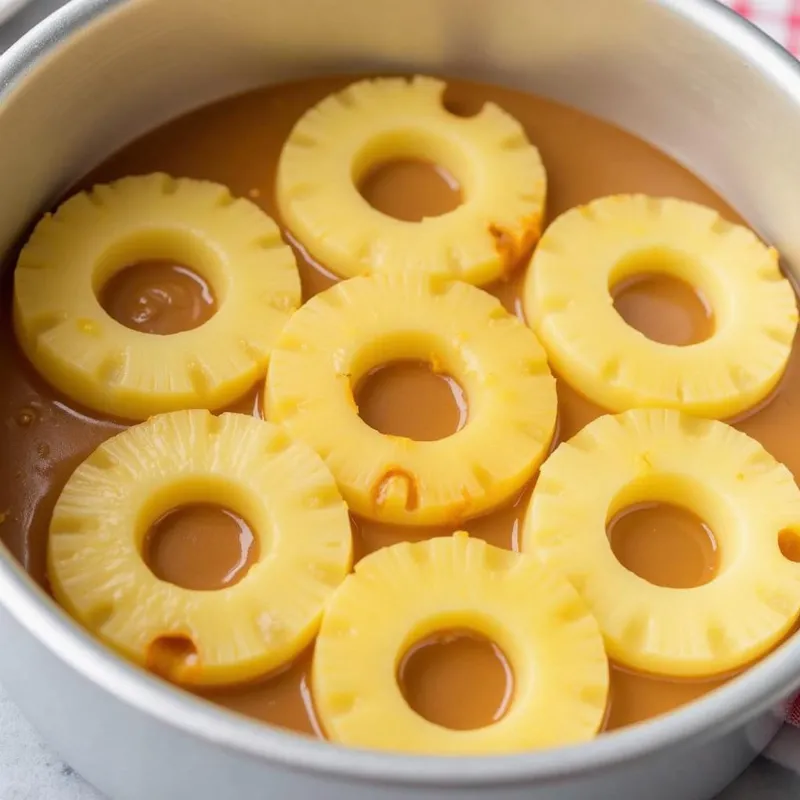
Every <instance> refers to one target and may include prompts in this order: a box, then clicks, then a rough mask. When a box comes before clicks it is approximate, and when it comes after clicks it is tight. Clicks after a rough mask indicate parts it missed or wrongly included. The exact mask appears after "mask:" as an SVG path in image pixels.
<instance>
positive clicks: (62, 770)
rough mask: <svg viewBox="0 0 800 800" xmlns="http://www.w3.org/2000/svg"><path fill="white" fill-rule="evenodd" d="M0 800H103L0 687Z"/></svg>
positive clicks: (54, 0)
mask: <svg viewBox="0 0 800 800" xmlns="http://www.w3.org/2000/svg"><path fill="white" fill-rule="evenodd" d="M64 2H65V0H30V2H29V4H28V5H27V6H25V7H24V8H23V9H22V10H21V11H19V12H18V13H17V14H16V15H15V16H14V17H12V18H11V19H10V20H9V21H8V22H7V23H5V24H4V25H2V26H0V52H2V51H3V50H5V49H6V48H7V47H8V46H9V45H10V44H12V43H13V42H14V41H15V40H16V39H18V38H19V37H20V36H21V35H22V34H23V33H25V32H26V31H27V30H28V29H29V28H31V27H32V26H33V25H35V24H36V23H37V22H39V21H40V20H41V19H43V18H44V17H45V16H46V15H47V14H49V13H50V12H52V11H53V10H55V9H56V8H58V7H59V6H62V5H64ZM755 798H758V800H794V799H795V798H800V729H797V728H790V727H789V726H786V727H785V728H784V730H783V731H782V732H781V734H780V735H779V736H778V738H777V739H776V740H775V741H774V742H773V744H772V745H771V746H770V748H769V750H768V751H767V753H766V754H765V756H763V757H761V758H759V759H757V760H756V761H755V763H754V764H753V765H752V766H751V767H750V769H748V770H747V772H745V773H744V775H742V776H741V777H740V778H739V779H738V780H737V781H736V782H735V783H734V784H733V785H732V786H730V787H729V788H728V789H727V790H726V791H724V792H723V793H722V794H721V795H720V796H719V797H718V798H717V800H754V799H755ZM0 800H103V798H102V796H101V795H100V793H99V792H97V791H96V790H95V789H93V788H92V787H91V786H89V785H88V784H87V783H86V782H85V781H84V780H83V779H82V778H81V777H80V776H79V775H78V774H77V773H76V772H75V771H74V770H73V769H72V768H71V767H70V766H68V765H67V764H65V763H64V762H63V761H62V760H61V759H60V758H59V757H58V756H57V755H56V754H55V753H54V752H53V751H52V750H51V749H50V748H49V747H48V746H47V744H45V743H44V742H43V741H42V740H41V739H40V738H39V736H38V734H37V733H36V732H35V731H34V730H33V728H32V727H31V726H30V724H29V723H28V722H27V721H26V720H25V719H24V718H23V716H22V715H21V713H20V712H19V710H18V709H17V707H16V706H15V705H14V703H13V702H12V701H11V700H10V699H9V698H8V696H7V695H6V694H5V692H4V691H3V690H2V687H0ZM176 800H180V798H176ZM676 800H680V798H676Z"/></svg>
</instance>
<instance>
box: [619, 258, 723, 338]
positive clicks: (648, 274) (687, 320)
mask: <svg viewBox="0 0 800 800" xmlns="http://www.w3.org/2000/svg"><path fill="white" fill-rule="evenodd" d="M689 272H698V273H699V272H700V270H699V267H698V266H697V265H694V264H692V263H691V262H690V260H689V259H687V257H686V256H684V255H682V254H678V253H673V252H671V251H669V250H660V249H655V250H651V251H645V252H643V253H635V254H634V255H632V256H629V257H627V258H625V259H623V260H622V262H621V263H620V264H618V265H617V269H616V273H617V276H618V277H617V279H615V280H614V281H613V284H612V285H611V286H610V287H609V291H610V293H611V296H612V298H613V301H614V308H615V310H616V312H617V313H618V314H619V315H620V317H622V319H623V320H624V321H625V322H626V323H627V324H628V325H630V326H631V327H632V328H635V329H636V330H637V331H639V332H640V333H643V334H644V335H645V336H646V337H647V338H648V339H651V340H652V341H654V342H659V343H660V344H668V345H674V346H678V347H685V346H687V345H691V344H698V343H699V342H703V341H705V340H706V339H710V338H711V337H712V336H713V335H714V330H715V320H714V312H713V310H712V308H711V306H710V305H709V301H708V299H707V298H706V297H705V295H704V293H703V292H702V290H701V289H700V288H699V287H696V286H693V285H692V284H691V283H689V282H688V281H687V280H685V278H684V277H683V275H684V274H686V273H689Z"/></svg>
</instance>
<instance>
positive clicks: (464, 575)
mask: <svg viewBox="0 0 800 800" xmlns="http://www.w3.org/2000/svg"><path fill="white" fill-rule="evenodd" d="M465 629H466V630H470V631H472V632H474V633H477V634H479V635H481V636H483V637H485V638H487V639H489V640H490V641H493V642H494V643H495V644H497V645H498V646H499V648H500V649H501V650H502V651H503V653H504V654H505V656H506V658H507V659H508V661H509V663H510V665H511V667H512V671H513V676H514V692H513V698H512V700H511V704H510V707H509V709H508V711H507V712H506V714H505V715H504V716H503V717H502V718H501V719H500V720H499V721H497V722H496V723H494V724H492V725H488V726H486V727H483V728H478V729H475V730H449V729H447V728H443V727H441V726H439V725H435V724H433V723H431V722H429V721H428V720H426V719H424V718H423V717H421V716H419V715H418V714H416V713H415V712H414V711H412V709H411V708H410V707H409V706H408V704H407V703H406V701H405V699H404V698H403V695H402V692H401V690H400V688H399V686H398V682H397V673H398V667H399V664H400V663H401V661H402V659H403V657H404V655H405V653H406V652H408V651H409V650H410V649H411V648H412V647H413V646H414V645H415V644H416V643H417V642H419V641H422V640H423V639H425V638H428V637H429V636H432V635H434V634H436V633H439V632H447V631H451V630H465ZM312 692H313V696H314V707H315V708H316V710H317V713H318V715H319V719H320V722H321V723H322V726H323V728H324V730H325V732H326V734H327V735H328V736H329V737H330V738H331V739H332V740H333V741H335V742H341V743H343V744H348V745H352V746H355V747H368V748H375V749H381V750H395V751H412V752H418V753H436V754H445V755H467V754H471V755H478V754H482V753H504V752H516V751H522V750H531V749H535V748H543V747H554V746H558V745H566V744H572V743H575V742H581V741H585V740H587V739H591V738H592V737H593V736H594V735H595V733H596V732H597V730H598V728H599V727H600V725H601V723H602V721H603V718H604V715H605V708H606V700H607V693H608V663H607V660H606V654H605V651H604V649H603V640H602V637H601V635H600V632H599V630H598V627H597V623H596V621H595V620H594V618H593V617H592V616H591V614H590V613H589V611H588V609H587V608H586V606H585V605H584V603H583V602H582V601H581V599H580V596H579V595H578V593H577V592H576V591H575V590H574V589H573V588H572V587H571V586H570V585H569V583H568V582H567V581H566V580H564V579H563V578H561V577H560V576H559V574H558V572H557V571H555V570H549V569H547V568H545V567H543V566H542V565H541V563H540V562H539V561H538V560H536V559H534V558H531V557H530V556H526V555H522V554H519V553H512V552H510V551H507V550H501V549H499V548H496V547H492V546H490V545H488V544H486V542H484V541H481V540H480V539H469V538H468V537H467V534H466V533H464V532H458V533H456V534H454V535H453V536H451V537H441V538H434V539H429V540H427V541H424V542H419V543H416V544H409V543H407V542H403V543H401V544H396V545H393V546H391V547H386V548H384V549H382V550H378V551H376V552H375V553H372V554H371V555H369V556H367V557H366V558H364V559H362V560H361V561H359V563H358V564H357V565H356V569H355V573H354V574H353V575H350V576H348V578H346V580H345V581H344V583H343V584H342V585H341V586H340V587H339V588H338V589H337V591H336V592H335V593H334V596H333V598H332V599H331V601H330V603H329V604H328V606H327V608H326V611H325V615H324V617H323V620H322V627H321V628H320V633H319V636H318V637H317V643H316V646H315V648H314V662H313V666H312Z"/></svg>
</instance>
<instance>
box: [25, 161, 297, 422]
mask: <svg viewBox="0 0 800 800" xmlns="http://www.w3.org/2000/svg"><path fill="white" fill-rule="evenodd" d="M148 259H170V260H174V261H175V262H177V263H179V264H185V265H186V266H189V267H191V268H193V269H195V270H196V271H197V272H198V273H199V274H200V275H202V277H203V278H205V279H206V280H207V281H208V282H209V284H210V285H211V287H212V289H213V291H214V294H215V296H216V300H217V311H216V313H215V314H214V316H213V317H212V318H211V319H210V320H208V321H207V322H206V323H205V324H203V325H201V326H200V327H198V328H195V329H194V330H188V331H184V332H181V333H176V334H172V335H171V336H157V335H153V334H149V333H143V332H140V331H135V330H131V329H129V328H127V327H125V326H124V325H121V324H120V323H118V322H116V321H115V320H114V319H112V318H111V317H110V316H108V315H107V314H106V312H105V311H104V310H103V308H102V307H101V306H100V303H99V301H98V299H97V293H98V292H99V291H100V290H101V289H102V287H103V286H104V285H105V283H106V282H107V281H108V280H109V278H110V277H111V276H112V275H113V274H114V273H115V272H117V271H118V270H120V269H122V268H124V267H126V266H129V265H132V264H135V263H137V262H141V261H145V260H148ZM299 304H300V278H299V274H298V271H297V265H296V264H295V261H294V257H293V255H292V252H291V249H290V248H289V247H288V246H287V245H285V244H284V243H283V241H282V240H281V234H280V231H279V229H278V227H277V225H276V224H275V223H274V222H273V221H272V220H271V219H270V218H269V217H267V216H266V215H265V214H264V213H263V212H262V211H261V210H260V209H259V208H258V207H257V206H255V205H253V204H252V203H250V202H249V201H247V200H243V199H238V200H236V199H234V198H233V197H231V195H230V192H229V191H228V190H227V189H226V188H225V187H224V186H220V185H218V184H214V183H208V182H205V181H194V180H188V179H181V180H175V179H173V178H170V177H169V176H167V175H162V174H154V175H147V176H143V177H134V178H124V179H122V180H119V181H116V182H114V183H111V184H108V185H102V186H96V187H94V189H93V190H92V191H91V192H81V193H80V194H77V195H75V196H74V197H71V198H70V199H69V200H67V201H66V202H65V203H63V204H62V205H61V206H60V207H59V208H58V210H57V211H56V212H55V214H53V215H47V216H45V217H44V218H43V219H42V220H41V221H40V222H39V224H38V225H37V226H36V229H35V230H34V232H33V234H32V236H31V238H30V240H29V241H28V243H27V244H26V245H25V247H24V248H23V250H22V252H21V254H20V257H19V261H18V263H17V268H16V272H15V274H14V320H15V326H16V333H17V337H18V339H19V343H20V345H21V347H22V349H23V350H24V352H25V354H26V355H27V356H28V358H29V359H30V361H31V362H32V363H33V365H34V367H35V368H36V369H37V370H38V371H39V372H40V373H41V374H42V376H43V377H44V378H45V379H46V380H47V381H49V382H50V383H51V384H52V385H53V386H55V387H56V388H57V389H58V390H59V391H61V392H63V393H64V394H65V395H67V396H68V397H70V398H72V399H73V400H75V401H76V402H78V403H80V404H81V405H82V406H84V407H87V408H91V409H94V410H95V411H100V412H103V413H107V414H111V415H113V416H116V417H121V418H125V419H132V420H140V419H146V418H147V417H148V416H150V415H151V414H156V413H160V412H164V411H173V410H177V409H180V408H187V407H188V408H191V407H201V408H211V409H216V408H222V407H224V406H226V405H228V404H230V403H231V402H233V401H234V400H235V399H236V398H237V397H239V396H241V395H242V394H243V393H245V392H246V391H247V390H248V389H249V388H250V387H251V386H253V384H254V383H255V382H256V381H257V380H259V379H260V378H262V377H263V376H264V374H265V372H266V368H267V359H268V356H269V352H270V349H271V348H272V345H273V343H274V341H275V339H276V337H277V335H278V332H279V331H280V329H281V328H282V327H283V324H284V322H285V321H286V320H287V319H288V317H289V315H290V314H291V312H292V310H293V309H295V308H296V307H297V306H298V305H299Z"/></svg>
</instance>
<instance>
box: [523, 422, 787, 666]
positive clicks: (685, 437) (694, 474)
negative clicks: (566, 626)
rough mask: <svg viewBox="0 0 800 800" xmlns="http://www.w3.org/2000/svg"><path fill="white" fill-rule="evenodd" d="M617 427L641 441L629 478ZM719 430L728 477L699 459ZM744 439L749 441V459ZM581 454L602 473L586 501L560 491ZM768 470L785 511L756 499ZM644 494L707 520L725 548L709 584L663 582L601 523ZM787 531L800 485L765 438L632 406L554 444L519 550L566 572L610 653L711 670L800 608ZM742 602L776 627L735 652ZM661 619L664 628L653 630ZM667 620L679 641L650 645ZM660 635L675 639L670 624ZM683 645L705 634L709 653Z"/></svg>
mask: <svg viewBox="0 0 800 800" xmlns="http://www.w3.org/2000/svg"><path fill="white" fill-rule="evenodd" d="M648 420H650V421H652V420H661V421H662V423H664V425H665V426H669V431H668V433H666V434H665V433H662V434H661V438H660V440H659V438H658V436H656V435H655V434H654V435H653V437H652V438H653V441H648V440H647V439H646V438H645V439H643V437H642V432H641V431H642V428H645V429H646V428H647V425H646V424H645V422H646V421H648ZM611 424H618V425H619V431H621V433H619V436H621V437H623V439H625V438H627V439H628V440H629V441H630V442H631V443H632V444H635V445H636V455H635V458H633V459H632V460H631V461H630V462H628V463H626V465H625V466H626V470H627V471H626V473H625V474H624V475H617V474H614V471H613V470H610V468H609V456H608V454H607V453H608V447H609V446H612V445H615V444H618V441H609V440H608V438H607V437H608V434H605V433H603V432H601V431H602V429H603V428H604V427H607V426H609V425H611ZM714 430H717V431H723V432H724V433H725V435H726V436H727V438H726V439H724V440H722V439H718V440H717V441H724V442H725V443H726V444H725V445H724V447H722V448H718V449H723V450H724V451H725V452H724V453H723V456H728V457H727V458H723V460H724V471H725V472H724V475H723V474H722V472H717V473H716V474H709V472H708V471H704V470H703V468H702V465H703V464H705V463H706V462H707V459H708V457H706V458H701V457H700V456H699V455H698V452H699V450H700V449H701V448H703V447H711V446H712V445H714V442H712V445H708V442H709V441H711V436H710V435H709V432H710V431H714ZM615 432H618V431H616V429H615ZM731 442H734V443H738V447H737V446H736V444H731ZM742 444H746V445H747V450H746V457H743V456H742ZM709 452H711V451H710V450H709ZM675 453H678V454H679V455H680V456H681V458H680V467H671V468H669V469H666V470H665V469H663V468H660V467H657V466H656V465H657V464H658V463H659V462H660V461H661V462H662V463H663V462H664V460H665V459H667V460H669V459H671V460H672V461H677V460H678V458H677V456H675ZM612 459H613V457H612ZM576 460H579V461H580V463H581V475H587V474H591V475H594V476H604V477H602V479H600V480H598V478H597V477H595V479H594V480H595V484H594V485H593V486H592V487H591V489H589V490H587V491H586V492H585V493H584V494H583V495H582V497H583V498H585V499H583V500H581V499H577V498H576V496H575V495H574V494H572V493H570V492H569V491H565V488H566V487H568V486H569V485H571V481H573V480H574V472H575V467H574V466H573V465H574V464H575V463H576ZM717 461H719V459H717ZM587 471H588V472H587ZM562 472H563V473H564V474H562ZM768 473H769V474H772V475H773V476H774V478H775V480H776V484H775V485H776V486H779V487H780V491H781V492H782V493H783V501H784V504H783V507H780V508H777V507H776V506H775V503H774V502H772V503H762V502H760V501H759V497H758V492H757V491H755V489H754V487H755V486H756V483H755V481H757V480H763V476H764V474H768ZM571 475H572V478H571ZM598 483H600V487H601V488H598V485H597V484H598ZM768 489H769V487H768ZM776 491H777V490H776V489H775V488H774V486H773V487H772V492H771V493H770V492H769V491H767V492H766V494H767V496H768V497H770V499H773V500H774V498H772V497H771V496H770V495H771V494H772V495H774V494H775V492H776ZM754 492H755V495H754V494H753V493H754ZM642 502H664V503H670V504H677V505H679V506H681V507H683V508H686V509H687V510H689V511H691V512H693V513H695V514H696V515H697V516H698V517H700V519H702V520H703V521H704V522H705V523H706V524H708V525H709V527H710V529H711V530H712V532H713V535H714V537H715V539H716V541H717V544H718V550H719V554H720V563H719V566H718V569H717V574H716V575H715V577H714V578H713V579H712V580H710V581H709V582H707V583H704V584H702V585H700V586H697V587H693V588H681V589H675V588H669V587H664V586H659V585H656V584H653V583H650V582H649V581H647V580H645V579H644V578H641V577H639V576H638V575H636V574H635V573H634V572H632V571H630V570H628V569H627V568H626V567H624V566H623V565H622V564H621V563H620V562H619V561H618V560H617V558H616V556H615V555H614V553H613V551H612V549H611V544H610V541H609V538H608V535H607V532H606V526H607V524H608V522H609V521H610V520H611V519H612V518H613V517H614V516H615V515H616V514H618V513H619V512H621V511H623V510H624V509H625V508H630V507H631V506H633V505H635V504H637V503H642ZM584 509H588V510H584ZM765 517H766V518H767V522H765ZM773 528H774V530H773ZM787 528H788V529H792V530H800V489H798V487H797V485H796V484H795V482H794V478H793V477H792V474H791V473H790V472H789V470H788V469H787V468H786V467H785V466H784V465H783V464H781V463H780V462H778V461H776V460H775V459H774V458H773V457H772V456H771V455H770V454H769V453H768V452H767V451H766V450H764V449H763V447H762V446H761V445H760V444H759V443H758V442H756V441H755V440H754V439H751V438H750V437H749V436H747V434H745V433H743V432H741V431H739V430H737V429H736V428H733V427H731V426H730V425H727V424H726V423H724V422H720V421H717V420H710V419H702V418H699V417H693V416H690V415H687V414H684V413H683V412H680V411H676V410H672V409H633V410H630V411H626V412H623V413H622V414H618V415H616V416H614V415H604V416H601V417H598V418H597V419H596V420H594V421H593V422H590V423H589V424H588V425H587V426H586V427H585V428H583V430H582V431H580V432H579V433H577V434H576V435H575V436H574V437H573V438H572V439H569V440H567V441H565V442H563V443H562V444H561V445H559V447H558V448H556V450H555V451H554V452H553V454H552V455H551V456H550V458H548V460H547V461H546V462H545V463H544V464H543V465H542V467H541V470H540V473H539V480H538V481H537V484H536V486H535V487H534V491H533V495H532V497H531V500H530V504H529V505H528V509H527V511H526V514H525V518H524V521H523V524H522V550H523V552H528V553H531V554H533V555H536V556H537V557H539V558H540V559H542V560H543V561H544V562H545V563H547V564H551V565H552V566H553V568H556V569H559V570H560V571H561V572H562V573H563V574H564V575H565V576H566V577H567V578H568V579H569V580H570V581H571V582H572V583H573V585H574V586H575V588H576V589H577V590H578V591H579V592H580V593H581V595H582V596H583V597H584V599H585V600H586V602H587V603H588V605H589V607H590V609H591V610H592V613H593V614H594V616H595V618H596V619H597V621H598V623H599V625H600V629H601V631H602V632H603V636H604V637H605V640H606V649H607V651H608V654H609V657H610V658H611V659H614V660H615V661H617V662H619V663H621V664H623V665H625V666H628V667H631V668H633V669H637V670H641V671H643V672H646V673H650V674H660V675H668V676H674V677H687V678H695V677H709V676H712V675H718V674H721V673H726V672H729V671H732V670H735V669H737V668H740V667H743V666H745V665H747V664H748V663H751V662H752V661H754V660H756V659H757V658H759V657H761V656H763V655H764V653H765V652H767V651H769V649H771V648H772V647H773V646H774V645H776V644H777V643H778V642H780V640H781V639H782V638H783V636H785V634H786V633H787V632H788V631H790V630H791V628H792V626H793V625H794V623H795V621H796V619H797V617H798V615H800V564H795V563H793V562H791V561H789V560H788V559H787V558H785V557H784V556H783V555H782V553H781V551H780V546H779V542H778V537H779V533H780V531H781V530H784V529H787ZM765 529H766V533H765ZM571 530H572V531H575V533H574V534H573V533H570V531H571ZM560 547H564V548H566V550H565V552H564V554H560V553H559V552H558V550H559V548H560ZM737 551H738V552H737ZM764 563H766V564H768V565H769V567H765V566H763V564H764ZM759 578H760V580H759ZM728 601H730V603H728ZM737 604H739V605H742V606H743V607H747V606H751V607H752V608H761V609H762V610H763V609H765V608H766V609H767V611H768V612H771V615H772V616H770V621H771V625H772V627H771V628H770V629H769V630H766V631H765V632H764V633H763V635H762V636H761V637H760V638H757V637H752V636H751V637H750V638H749V639H747V642H746V646H743V647H740V648H738V649H737V648H736V647H735V646H731V644H732V643H731V636H732V635H735V628H736V624H735V622H733V623H732V622H731V617H730V612H731V611H735V609H736V606H737ZM709 609H712V613H713V617H712V618H711V619H710V621H709V622H708V624H706V620H705V617H704V616H703V615H704V613H706V612H708V610H709ZM743 613H746V612H743ZM654 620H655V621H657V622H659V626H655V627H653V626H651V623H652V622H653V621H654ZM698 620H703V621H702V623H700V624H698ZM667 623H673V624H672V625H671V627H672V628H673V629H674V630H673V633H672V635H673V638H674V639H675V641H674V646H666V647H663V646H662V647H661V648H659V647H650V648H649V649H644V644H643V643H646V642H647V641H648V637H651V638H652V637H653V636H655V635H658V634H660V632H661V627H660V625H664V629H665V630H666V629H667V628H668V627H670V626H669V625H667ZM694 625H698V627H697V629H696V630H695V629H694V628H693V626H694ZM681 630H683V633H675V631H681ZM731 630H733V631H734V633H730V632H731ZM687 632H688V633H687ZM662 635H663V636H665V637H666V638H667V639H669V632H667V633H666V634H662ZM687 641H691V642H692V643H696V642H700V641H703V642H704V643H705V645H706V646H707V648H708V651H707V652H706V653H705V654H698V655H695V654H693V653H688V654H687V650H686V647H685V645H686V642H687ZM690 649H691V648H690ZM715 651H716V652H715Z"/></svg>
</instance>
